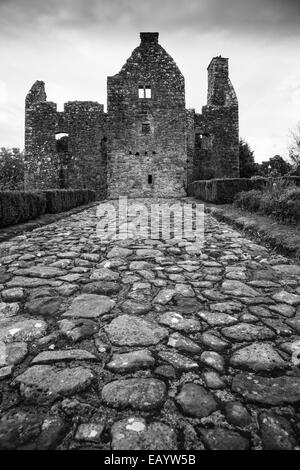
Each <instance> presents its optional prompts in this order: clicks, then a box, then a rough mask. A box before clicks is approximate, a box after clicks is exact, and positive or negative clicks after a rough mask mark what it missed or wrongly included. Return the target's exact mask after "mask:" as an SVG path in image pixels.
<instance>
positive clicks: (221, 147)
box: [193, 57, 239, 180]
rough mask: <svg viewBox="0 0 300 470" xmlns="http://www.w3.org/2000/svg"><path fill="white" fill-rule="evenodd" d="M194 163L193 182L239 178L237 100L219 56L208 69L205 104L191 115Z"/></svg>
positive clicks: (223, 62)
mask: <svg viewBox="0 0 300 470" xmlns="http://www.w3.org/2000/svg"><path fill="white" fill-rule="evenodd" d="M194 161H195V168H194V178H193V179H194V180H198V179H201V180H205V179H210V178H237V177H239V116H238V100H237V97H236V94H235V91H234V88H233V86H232V84H231V82H230V79H229V75H228V59H226V58H223V57H214V58H213V59H212V61H211V63H210V65H209V66H208V93H207V105H206V106H204V107H203V108H202V114H196V116H195V159H194Z"/></svg>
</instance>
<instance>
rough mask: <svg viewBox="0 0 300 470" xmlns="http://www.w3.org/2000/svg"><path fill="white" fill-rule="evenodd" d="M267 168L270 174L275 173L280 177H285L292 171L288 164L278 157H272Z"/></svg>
mask: <svg viewBox="0 0 300 470" xmlns="http://www.w3.org/2000/svg"><path fill="white" fill-rule="evenodd" d="M269 166H270V169H271V172H274V171H277V172H278V173H279V175H281V176H283V175H286V174H287V173H289V172H290V171H291V170H292V167H291V165H290V163H288V162H287V161H286V160H284V158H282V157H281V156H280V155H274V157H272V158H270V159H269Z"/></svg>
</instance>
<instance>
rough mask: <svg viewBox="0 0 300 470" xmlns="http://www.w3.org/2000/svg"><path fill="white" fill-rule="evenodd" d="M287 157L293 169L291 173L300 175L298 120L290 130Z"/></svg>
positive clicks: (299, 128)
mask: <svg viewBox="0 0 300 470" xmlns="http://www.w3.org/2000/svg"><path fill="white" fill-rule="evenodd" d="M289 157H290V161H291V165H292V169H293V174H294V175H297V176H300V121H299V122H298V124H297V125H296V127H295V129H294V130H292V131H291V142H290V145H289Z"/></svg>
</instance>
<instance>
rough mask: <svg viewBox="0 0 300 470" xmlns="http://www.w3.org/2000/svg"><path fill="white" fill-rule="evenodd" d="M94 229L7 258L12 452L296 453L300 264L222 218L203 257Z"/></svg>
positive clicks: (56, 227)
mask: <svg viewBox="0 0 300 470" xmlns="http://www.w3.org/2000/svg"><path fill="white" fill-rule="evenodd" d="M96 223H97V218H96V210H95V208H92V209H89V210H86V211H84V212H81V213H79V214H76V215H73V216H70V217H68V218H66V219H63V220H61V221H59V222H58V223H55V224H52V225H48V226H45V227H43V228H40V229H38V230H35V231H33V232H31V233H27V234H25V235H23V236H20V237H16V238H14V239H12V240H10V241H9V242H6V243H3V244H2V245H0V250H1V252H2V258H1V259H0V262H1V264H0V297H1V303H0V406H1V418H0V448H2V449H3V448H4V449H9V448H18V449H35V448H38V449H48V448H59V449H73V448H82V449H87V448H99V449H114V450H116V449H127V450H129V449H149V450H150V449H151V450H154V449H169V450H170V449H186V450H196V449H249V448H250V449H261V448H264V449H294V448H297V446H299V436H300V423H299V417H300V412H299V402H300V368H299V364H298V360H297V352H299V350H300V338H299V335H300V267H299V266H298V265H296V264H294V263H293V262H292V261H291V260H289V259H286V258H284V257H282V256H279V255H277V254H274V253H272V252H269V251H268V250H267V249H266V248H264V247H263V246H259V245H257V244H255V243H253V242H252V241H250V240H248V239H245V238H243V235H242V234H241V233H238V232H236V231H235V230H233V229H232V228H230V227H229V226H227V225H226V224H222V223H219V222H217V221H216V220H215V219H213V218H212V217H211V216H209V215H206V220H205V243H204V246H203V248H202V249H199V246H197V244H196V245H195V244H193V243H191V242H190V241H188V240H181V241H179V242H174V241H172V240H171V241H159V240H157V241H155V240H131V239H128V240H123V241H115V242H106V243H100V242H99V239H98V237H97V234H96V230H95V227H96ZM299 362H300V361H299Z"/></svg>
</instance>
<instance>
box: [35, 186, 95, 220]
mask: <svg viewBox="0 0 300 470" xmlns="http://www.w3.org/2000/svg"><path fill="white" fill-rule="evenodd" d="M43 193H44V194H45V196H46V212H48V213H49V214H56V213H58V212H64V211H67V210H69V209H72V208H73V207H77V206H82V205H84V204H88V203H89V202H93V201H95V200H96V193H95V191H91V190H90V189H48V190H45V191H43Z"/></svg>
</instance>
